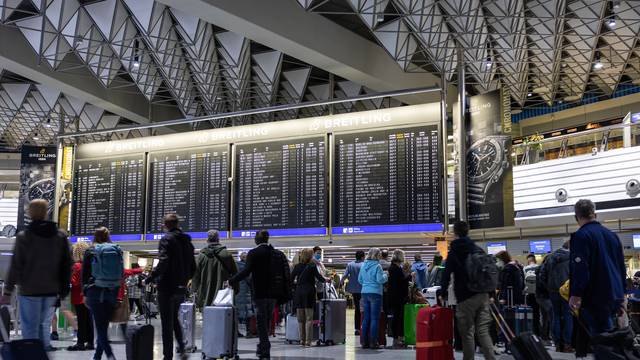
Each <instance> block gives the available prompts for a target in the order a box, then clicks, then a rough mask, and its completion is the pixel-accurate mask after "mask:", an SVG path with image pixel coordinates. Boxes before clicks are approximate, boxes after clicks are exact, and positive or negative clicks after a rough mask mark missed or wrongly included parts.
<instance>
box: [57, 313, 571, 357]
mask: <svg viewBox="0 0 640 360" xmlns="http://www.w3.org/2000/svg"><path fill="white" fill-rule="evenodd" d="M349 315H350V314H349ZM349 318H350V319H353V317H351V316H349ZM153 324H154V325H155V329H156V332H155V337H156V342H155V347H154V359H158V360H160V359H162V341H161V339H160V324H159V321H158V320H154V321H153ZM347 329H348V333H349V334H353V321H348V322H347ZM198 330H199V329H198ZM117 332H118V331H117V329H116V327H113V328H112V329H111V331H110V333H111V334H114V336H112V339H116V341H115V343H114V344H113V348H114V351H115V355H116V358H117V359H118V360H124V359H126V356H125V349H124V343H123V342H122V341H119V340H118V337H119V336H118V335H117ZM198 333H199V331H198ZM62 340H64V336H63V339H62ZM71 340H72V339H70V338H68V339H67V340H66V341H54V342H53V345H54V346H57V347H59V348H61V349H63V348H66V347H67V346H69V345H71V344H73V342H72V341H71ZM198 343H199V342H198ZM198 343H197V344H198ZM256 343H257V339H240V340H239V344H238V347H239V352H240V354H239V355H240V358H241V359H255V347H256ZM271 343H272V350H271V358H272V359H290V360H296V359H320V360H324V359H326V360H333V359H347V360H349V359H367V360H368V359H371V360H377V359H380V360H382V359H393V360H413V359H415V351H414V350H411V349H408V350H390V349H385V350H376V351H372V350H362V349H360V348H359V347H358V346H356V344H358V339H357V338H356V337H355V336H353V335H351V336H348V338H347V343H346V345H336V346H328V347H312V348H302V347H300V346H299V345H289V344H286V343H285V341H284V339H283V336H282V335H277V336H276V337H275V338H272V341H271ZM92 356H93V353H92V352H68V351H66V350H58V351H56V352H52V353H50V357H51V359H52V360H81V359H82V360H90V359H92ZM552 357H553V359H575V356H573V355H572V354H556V353H552ZM174 358H175V359H178V357H177V356H176V357H174ZM498 358H499V359H501V360H506V359H513V358H512V357H511V356H508V355H501V356H498ZM103 359H104V357H103ZM189 359H191V360H195V359H201V354H200V353H199V352H196V353H194V354H191V355H190V357H189ZM456 359H462V354H461V353H456ZM476 359H483V356H482V355H480V354H477V355H476Z"/></svg>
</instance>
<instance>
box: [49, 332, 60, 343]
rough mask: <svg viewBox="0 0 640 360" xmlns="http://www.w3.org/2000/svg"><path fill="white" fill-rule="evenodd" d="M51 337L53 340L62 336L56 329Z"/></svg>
mask: <svg viewBox="0 0 640 360" xmlns="http://www.w3.org/2000/svg"><path fill="white" fill-rule="evenodd" d="M50 338H51V340H53V341H58V340H59V339H60V336H58V332H57V331H54V332H52V333H51V337H50Z"/></svg>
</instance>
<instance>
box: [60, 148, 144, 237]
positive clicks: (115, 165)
mask: <svg viewBox="0 0 640 360" xmlns="http://www.w3.org/2000/svg"><path fill="white" fill-rule="evenodd" d="M144 166H145V164H144V155H142V154H140V155H135V156H133V155H132V156H126V157H117V158H111V159H97V160H78V161H77V162H76V167H75V176H74V187H73V191H74V197H73V198H74V200H73V222H72V228H71V231H72V233H73V235H74V237H73V238H72V241H78V240H81V241H90V240H92V235H93V232H94V229H95V228H96V227H98V226H105V227H107V228H108V229H109V230H110V231H111V234H112V236H111V239H112V240H114V241H124V240H140V239H141V236H142V235H141V234H142V231H143V227H144V226H143V221H144V220H143V207H144V185H145V183H144V178H145V177H144V172H145V167H144Z"/></svg>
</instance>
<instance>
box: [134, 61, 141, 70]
mask: <svg viewBox="0 0 640 360" xmlns="http://www.w3.org/2000/svg"><path fill="white" fill-rule="evenodd" d="M139 67H140V61H134V62H133V68H134V69H137V68H139Z"/></svg>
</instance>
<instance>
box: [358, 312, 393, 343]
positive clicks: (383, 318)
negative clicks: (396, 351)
mask: <svg viewBox="0 0 640 360" xmlns="http://www.w3.org/2000/svg"><path fill="white" fill-rule="evenodd" d="M363 334H364V332H363V331H362V322H360V345H363V343H362V335H363ZM378 345H380V346H382V347H384V346H387V314H385V313H384V312H381V313H380V320H378Z"/></svg>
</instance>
